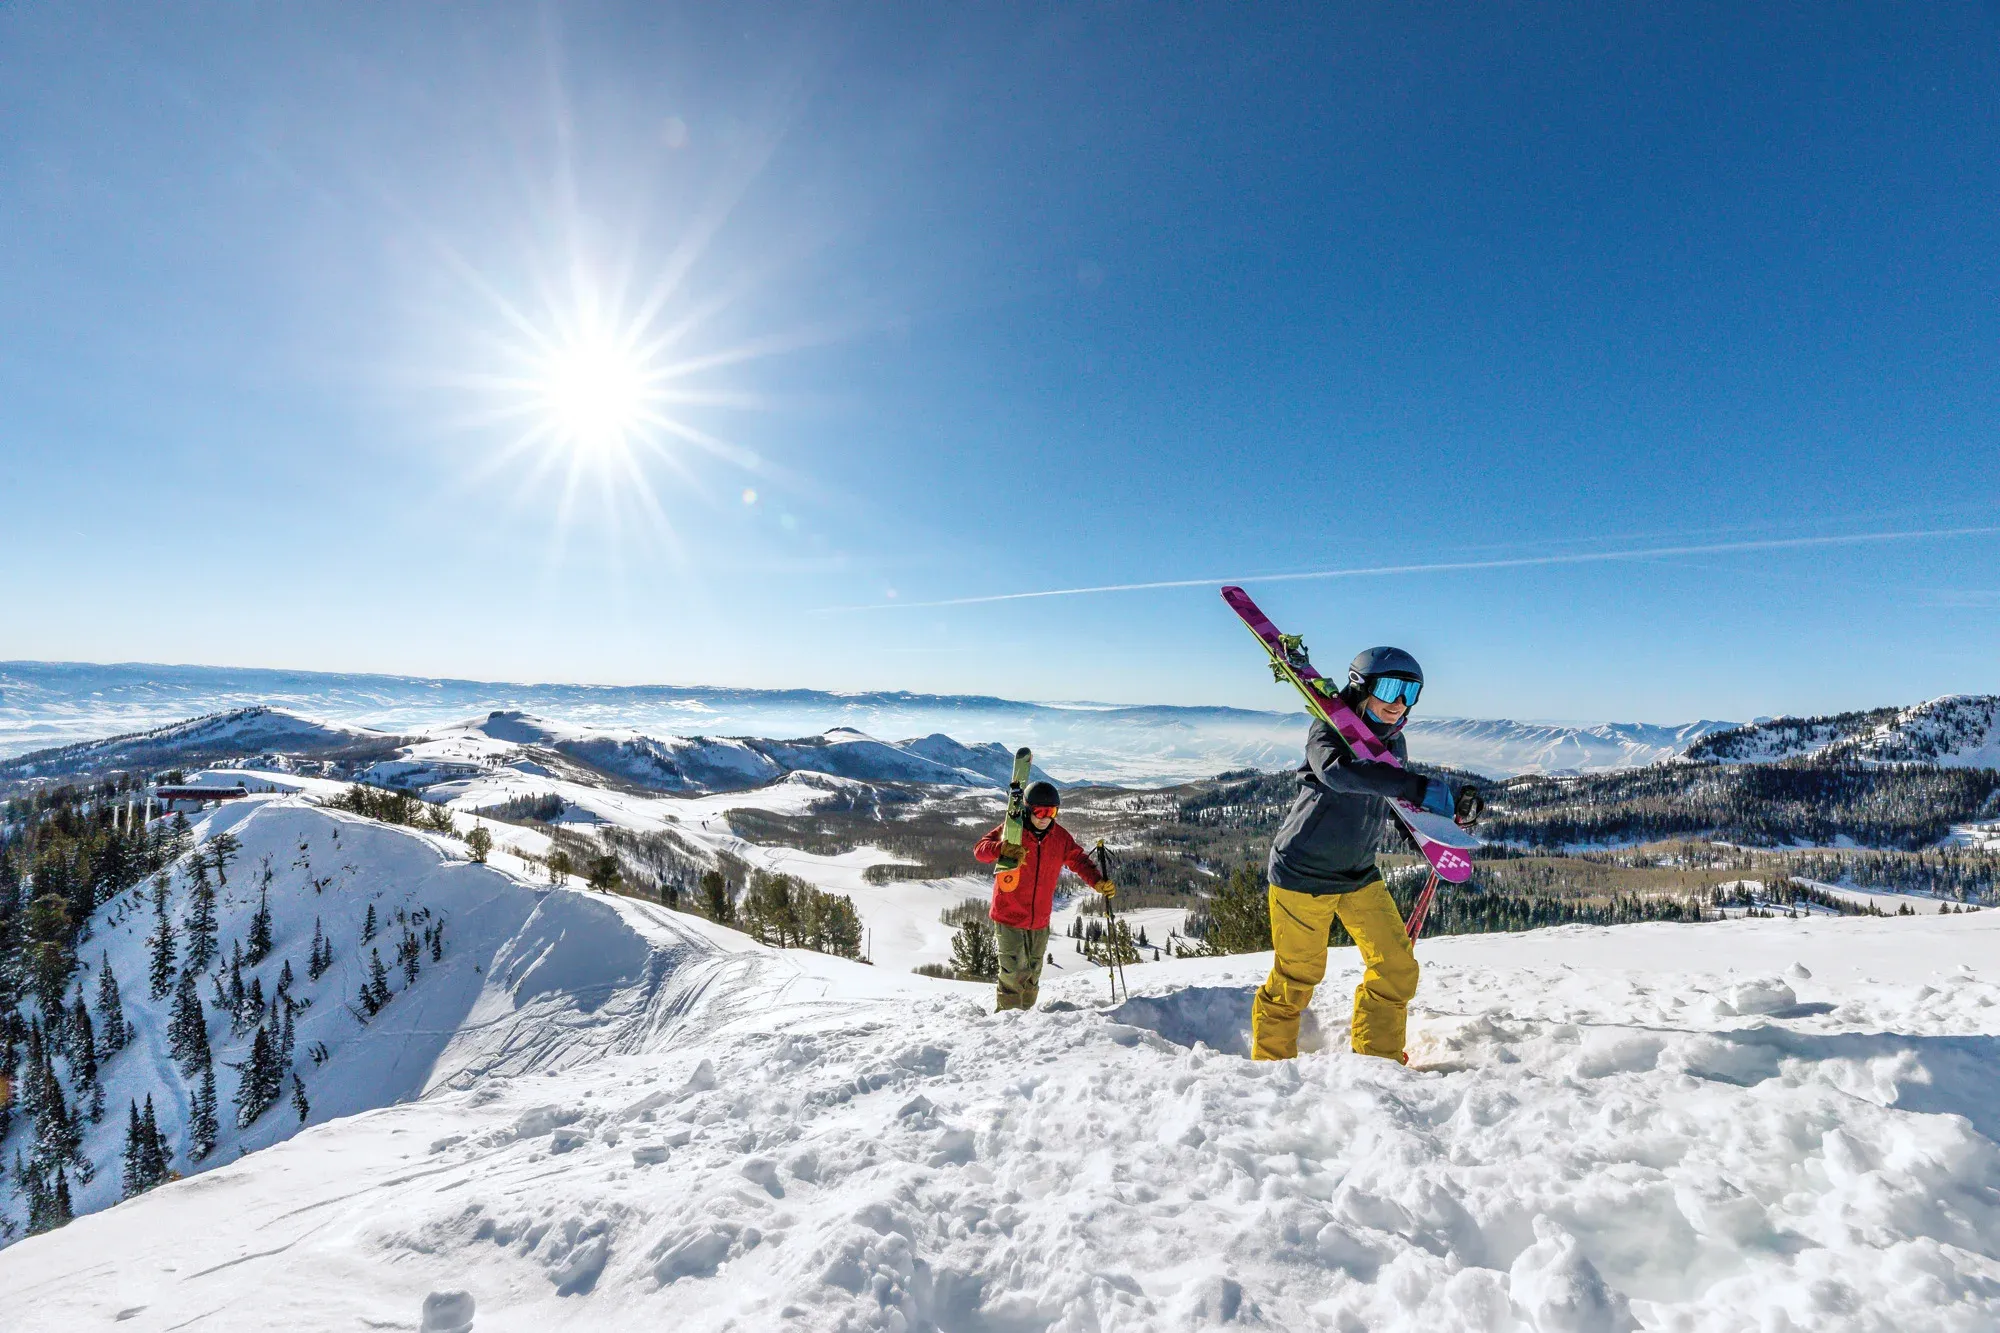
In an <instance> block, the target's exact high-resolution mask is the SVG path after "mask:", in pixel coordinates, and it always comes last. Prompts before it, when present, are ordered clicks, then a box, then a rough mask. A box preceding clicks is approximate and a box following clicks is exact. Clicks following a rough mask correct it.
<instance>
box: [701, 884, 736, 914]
mask: <svg viewBox="0 0 2000 1333" xmlns="http://www.w3.org/2000/svg"><path fill="white" fill-rule="evenodd" d="M701 898H702V903H703V904H704V905H705V906H706V907H707V909H708V919H709V920H711V921H714V922H716V923H717V924H719V925H724V926H726V925H729V924H731V923H732V922H734V921H735V920H736V895H735V894H733V893H731V892H730V891H729V881H728V880H727V879H726V878H724V876H723V874H722V872H721V871H720V870H706V871H703V872H702V876H701Z"/></svg>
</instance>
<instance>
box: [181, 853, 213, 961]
mask: <svg viewBox="0 0 2000 1333" xmlns="http://www.w3.org/2000/svg"><path fill="white" fill-rule="evenodd" d="M186 930H187V950H188V952H187V965H188V966H189V967H190V968H192V969H193V970H194V971H196V972H202V971H206V970H207V968H208V965H209V964H210V963H212V962H214V961H215V953H216V924H215V886H214V885H213V884H210V883H209V882H208V865H207V863H206V862H202V863H198V864H197V865H196V867H195V876H194V886H193V888H191V889H190V890H189V891H188V914H187V922H186Z"/></svg>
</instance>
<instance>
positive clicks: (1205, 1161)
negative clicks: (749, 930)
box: [0, 835, 2000, 1333]
mask: <svg viewBox="0 0 2000 1333" xmlns="http://www.w3.org/2000/svg"><path fill="white" fill-rule="evenodd" d="M344 836H346V835H344ZM604 907H605V909H606V910H607V911H609V912H612V913H615V914H616V915H617V917H618V919H619V921H620V922H621V923H622V924H621V925H620V926H619V927H618V928H617V929H609V928H607V932H606V933H600V932H597V931H592V932H589V938H590V939H591V940H592V941H593V942H595V941H599V940H602V939H606V938H622V937H623V936H622V932H624V931H629V932H630V933H631V934H632V935H633V936H634V937H643V938H647V939H648V940H649V941H652V940H657V941H659V942H658V943H649V945H648V951H647V957H648V959H649V960H653V961H649V963H648V967H651V968H662V967H664V968H666V973H665V975H666V976H667V978H669V979H672V978H675V977H679V976H680V975H681V974H682V973H681V964H680V963H679V962H677V961H673V960H677V959H691V960H713V959H714V957H715V955H714V953H713V951H712V944H713V942H712V941H704V940H698V939H693V938H690V937H687V936H680V935H677V936H675V937H674V938H677V939H682V940H685V943H684V944H682V943H667V942H665V941H666V939H667V938H668V937H666V936H653V935H651V934H649V932H651V931H653V930H655V929H658V928H659V927H656V926H654V925H653V924H650V923H649V922H648V921H646V920H644V919H642V916H643V914H644V911H645V909H643V908H641V907H640V906H638V905H636V904H631V903H622V902H614V903H607V904H604ZM678 924H679V923H678V922H675V923H669V925H678ZM545 938H546V939H547V940H548V945H549V949H550V950H552V951H554V952H552V953H551V954H550V957H551V960H552V961H551V962H550V963H548V964H547V965H545V966H544V968H543V969H542V970H543V971H544V972H545V973H546V979H547V980H548V981H549V982H550V983H554V988H553V989H544V988H542V987H541V986H539V985H538V984H534V983H529V982H528V981H527V980H526V979H527V977H528V976H529V973H528V972H527V971H525V970H523V969H524V963H523V962H521V961H517V962H516V963H514V965H513V966H511V967H510V968H508V969H507V975H508V976H509V977H510V978H514V979H513V980H511V981H510V982H508V983H507V984H506V985H504V986H503V985H501V984H500V983H498V982H489V983H487V984H486V987H485V989H484V991H483V992H482V993H483V994H485V995H486V996H488V997H489V999H491V1000H492V1001H493V1002H494V1005H495V1010H481V1011H479V1015H478V1017H477V1018H476V1019H475V1020H474V1021H472V1022H469V1023H466V1024H465V1025H463V1026H462V1027H461V1028H460V1029H459V1031H460V1032H461V1033H462V1034H465V1035H464V1036H463V1037H461V1038H459V1040H467V1039H473V1040H477V1041H478V1042H479V1043H480V1050H481V1052H482V1054H483V1055H484V1056H486V1057H488V1058H487V1060H486V1062H485V1063H479V1062H474V1063H472V1064H461V1063H460V1062H456V1061H438V1062H434V1063H436V1064H438V1065H440V1066H443V1065H451V1066H453V1067H454V1068H456V1069H462V1070H463V1071H464V1072H465V1073H466V1075H467V1077H465V1078H463V1079H458V1080H453V1079H449V1078H447V1079H438V1078H428V1079H426V1080H414V1079H413V1080H412V1083H413V1084H414V1083H416V1082H419V1081H422V1082H424V1083H425V1084H426V1085H427V1086H429V1087H431V1088H432V1091H431V1092H430V1094H429V1095H427V1096H425V1097H423V1098H421V1099H420V1100H416V1101H411V1102H404V1103H401V1104H398V1105H395V1106H392V1107H389V1108H387V1109H384V1110H381V1111H377V1112H373V1113H371V1114H367V1115H361V1116H356V1117H353V1118H350V1119H347V1120H342V1121H338V1122H335V1123H331V1124H323V1125H315V1126H314V1127H313V1128H311V1129H310V1130H308V1131H307V1132H305V1133H303V1134H300V1135H299V1136H298V1137H296V1138H294V1139H292V1140H291V1141H290V1142H287V1143H284V1144H281V1145H279V1146H277V1147H275V1148H272V1149H269V1150H267V1151H264V1152H261V1153H257V1154H254V1155H252V1156H250V1157H247V1158H244V1159H243V1160H241V1161H237V1162H231V1163H229V1164H227V1165H224V1166H221V1167H219V1168H217V1169H216V1170H214V1171H211V1172H209V1173H207V1174H206V1175H204V1176H202V1177H200V1178H198V1179H195V1180H190V1181H184V1182H181V1183H178V1184H170V1185H167V1186H165V1187H163V1188H161V1189H158V1190H156V1191H154V1192H152V1193H150V1194H148V1195H146V1196H144V1197H142V1198H140V1199H138V1200H135V1201H133V1202H130V1203H127V1204H123V1205H120V1206H119V1207H117V1208H114V1209H111V1210H109V1211H108V1212H103V1213H99V1214H96V1215H94V1216H91V1217H88V1218H84V1219H81V1220H79V1221H77V1222H76V1223H74V1224H72V1225H71V1226H69V1227H67V1228H65V1229H62V1230H60V1231H57V1232H54V1233H51V1234H49V1235H46V1236H41V1237H36V1238H33V1239H30V1240H27V1241H24V1242H22V1243H20V1244H17V1245H15V1246H13V1247H12V1248H11V1249H9V1250H7V1251H5V1252H0V1308H4V1309H6V1310H7V1311H8V1312H9V1319H8V1327H9V1328H10V1330H21V1333H35V1331H38V1330H58V1329H60V1330H71V1329H76V1328H84V1327H93V1328H94V1327H100V1326H103V1327H108V1326H110V1325H112V1324H113V1323H118V1325H119V1326H120V1327H131V1328H134V1329H154V1330H165V1329H171V1328H182V1327H199V1328H202V1329H205V1330H225V1331H228V1330H253V1329H254V1330H259V1331H260V1333H261V1331H262V1330H267V1329H272V1328H299V1329H307V1328H311V1329H318V1328H355V1327H376V1328H387V1327H401V1328H414V1327H417V1326H418V1324H419V1320H420V1318H421V1317H422V1311H423V1309H424V1307H425V1304H426V1300H427V1298H430V1302H431V1305H432V1307H433V1310H434V1312H435V1317H434V1318H433V1319H432V1321H431V1322H429V1323H427V1324H425V1325H424V1327H427V1328H431V1329H434V1330H435V1329H445V1328H458V1327H465V1324H464V1323H463V1322H462V1321H459V1320H456V1319H453V1320H447V1319H445V1318H443V1317H442V1315H443V1313H444V1312H445V1311H446V1310H450V1309H456V1310H458V1311H461V1312H463V1311H464V1310H465V1309H466V1306H467V1305H468V1304H470V1305H471V1306H473V1307H474V1309H473V1313H472V1319H471V1324H470V1326H471V1327H473V1328H476V1329H478V1330H480V1331H481V1333H526V1331H528V1330H533V1331H534V1333H544V1331H545V1330H566V1329H577V1330H584V1329H590V1330H597V1329H621V1328H653V1327H670V1328H674V1329H677V1330H724V1329H728V1330H744V1331H746V1333H747V1331H748V1330H769V1329H799V1330H828V1331H829V1333H830V1331H832V1330H901V1331H903V1333H909V1331H911V1330H940V1331H941V1333H965V1331H981V1333H990V1331H994V1330H1007V1331H1009V1333H1028V1331H1029V1330H1064V1331H1065V1333H1083V1331H1084V1330H1095V1331H1097V1333H1131V1331H1133V1330H1187V1331H1189V1333H1192V1331H1193V1330H1209V1329H1218V1328H1224V1327H1237V1326H1245V1327H1266V1328H1283V1329H1306V1328H1324V1329H1369V1330H1376V1331H1377V1333H1391V1331H1393V1330H1404V1329H1408V1330H1423V1331H1424V1333H1433V1331H1434V1330H1439V1329H1454V1330H1457V1329H1487V1330H1496V1331H1497V1330H1539V1331H1540V1333H1556V1331H1557V1330H1561V1331H1562V1333H1584V1331H1595V1330H1620V1329H1630V1328H1635V1327H1645V1328H1649V1329H1672V1330H1688V1331H1690V1333H1695V1331H1707V1330H1715V1331H1716V1333H1721V1331H1722V1330H1737V1329H1745V1328H1752V1329H1808V1328H1810V1329H1814V1330H1864V1329H1866V1330H1874V1329H1888V1328H1894V1329H1919V1328H1921V1329H1926V1330H1961V1331H1963V1333H1983V1331H1984V1330H1989V1329H1991V1328H1993V1327H1995V1326H1996V1324H2000V1151H1996V1146H1995V1139H1996V1137H2000V985H1996V978H1995V976H1994V974H1993V970H1992V969H1993V966H1994V965H1993V962H1992V960H1993V958H1994V957H1995V956H1996V945H2000V913H1992V912H1984V913H1974V914H1968V915H1961V916H1948V917H1931V918H1915V919H1912V918H1902V919H1888V920H1881V919H1866V920H1860V919H1847V920H1830V919H1824V918H1823V919H1818V920H1812V921H1784V920H1745V921H1735V922H1729V923H1722V924H1711V925H1701V926H1657V925H1656V926H1634V927H1620V928H1615V929H1609V930H1605V929H1589V928H1574V927H1572V928H1565V929H1561V930H1554V931H1547V932H1542V933H1539V934H1535V935H1527V936H1522V935H1510V936H1483V937H1472V938H1460V939H1452V940H1441V941H1431V942H1427V943H1426V944H1425V945H1424V946H1423V948H1422V950H1421V953H1422V957H1423V960H1424V964H1425V968H1426V975H1425V980H1424V987H1423V990H1422V992H1421V994H1420V996H1419V1000H1418V1004H1417V1006H1416V1007H1415V1010H1414V1025H1413V1043H1412V1048H1413V1052H1414V1054H1415V1056H1416V1057H1417V1060H1418V1066H1419V1067H1417V1068H1413V1069H1404V1068H1401V1067H1398V1066H1395V1065H1391V1064H1387V1063H1385V1062H1381V1061H1374V1060H1368V1059H1365V1058H1361V1057H1356V1056H1352V1055H1349V1054H1346V1053H1344V1052H1342V1051H1340V1050H1338V1049H1334V1048H1336V1047H1337V1046H1338V1043H1337V1042H1330V1043H1328V1047H1329V1048H1328V1049H1321V1050H1314V1051H1311V1052H1309V1053H1308V1054H1306V1055H1305V1056H1303V1057H1302V1058H1301V1059H1299V1060H1297V1061H1295V1062H1291V1063H1288V1064H1284V1065H1256V1064H1252V1063H1250V1062H1248V1061H1246V1060H1244V1059H1243V1058H1241V1054H1240V1052H1241V1050H1242V1048H1243V1044H1244V1031H1243V1029H1244V1022H1245V1016H1246V1014H1247V1010H1248V1003H1249V994H1250V991H1251V989H1252V987H1253V986H1254V985H1255V984H1256V982H1257V981H1258V980H1259V979H1260V978H1261V976H1262V974H1263V971H1264V969H1265V968H1266V966H1268V963H1269V957H1268V955H1249V956H1242V957H1236V958H1227V959H1217V960H1202V961H1189V962H1185V963H1180V964H1173V965H1161V966H1156V967H1152V968H1148V969H1145V970H1144V972H1143V973H1138V974H1135V976H1134V989H1135V992H1136V995H1135V998H1134V999H1133V1000H1131V1001H1130V1002H1129V1003H1127V1004H1125V1005H1123V1006H1121V1007H1120V1008H1118V1009H1117V1010H1115V1011H1112V1012H1104V1011H1102V1010H1101V1009H1100V1008H1099V1007H1098V1006H1099V999H1098V997H1099V995H1100V986H1101V979H1102V974H1101V973H1100V974H1096V975H1093V976H1088V977H1079V978H1077V979H1076V980H1074V981H1061V980H1059V981H1057V982H1056V983H1055V984H1054V985H1053V986H1052V987H1051V988H1050V991H1049V992H1048V995H1049V997H1050V998H1051V999H1052V1000H1053V1001H1054V1003H1053V1005H1052V1008H1053V1009H1054V1010H1055V1011H1054V1012H1035V1013H1028V1014H1018V1013H1015V1014H1001V1015H995V1014H992V1013H990V1012H988V1009H989V1004H988V999H987V996H986V994H985V993H984V992H983V991H980V990H977V989H974V988H969V987H958V986H954V985H952V984H950V983H930V982H925V981H923V980H922V979H920V978H912V977H908V976H898V975H894V974H887V973H883V972H880V971H878V970H871V969H868V968H864V967H859V966H856V965H852V964H845V963H841V962H838V961H835V960H828V959H823V958H820V957H818V956H815V955H801V954H782V955H781V954H773V953H770V952H768V951H752V952H755V953H756V955H757V959H758V962H757V964H756V965H755V966H754V967H753V966H751V965H750V964H748V963H747V962H743V961H740V960H739V959H731V960H726V961H725V962H724V963H722V964H721V965H713V964H711V967H712V970H711V971H710V972H708V973H707V974H706V979H705V980H704V982H703V983H702V984H700V985H698V986H685V987H682V988H680V989H679V990H678V991H677V993H676V994H675V996H674V998H673V999H672V1001H671V1002H664V1003H658V1004H649V1005H647V1006H645V1007H644V1009H643V1012H644V1013H646V1014H647V1015H648V1018H647V1019H646V1020H645V1021H644V1022H640V1021H637V1020H630V1021H613V1022H609V1023H607V1024H606V1027H607V1028H608V1029H611V1030H615V1031H617V1032H619V1033H621V1034H623V1035H622V1036H621V1038H620V1039H618V1040H611V1039H608V1038H607V1036H606V1034H605V1032H603V1031H601V1030H600V1029H598V1028H595V1027H592V1026H590V1025H589V1017H588V1015H589V1014H590V1013H591V1012H594V1011H591V1010H589V1009H588V1001H587V1000H585V999H583V998H578V999H575V1000H573V1001H571V1002H570V1008H569V1009H568V1010H567V1011H566V1012H569V1013H572V1014H574V1015H575V1016H576V1017H575V1018H574V1019H573V1020H572V1021H573V1022H574V1023H575V1024H576V1027H577V1030H578V1031H579V1032H580V1034H581V1036H580V1037H579V1038H578V1040H579V1041H580V1043H581V1044H583V1045H584V1046H585V1047H586V1048H587V1049H588V1050H589V1051H590V1058H588V1059H583V1060H559V1059H557V1058H555V1056H554V1054H553V1052H554V1049H555V1048H557V1047H560V1046H563V1045H566V1044H568V1041H569V1039H568V1038H567V1037H565V1036H563V1035H561V1034H558V1035H556V1036H554V1037H552V1038H551V1039H549V1040H548V1041H546V1042H543V1043H540V1044H539V1046H540V1049H542V1050H545V1051H547V1052H548V1054H547V1055H545V1056H542V1057H538V1058H530V1059H524V1060H520V1061H517V1062H507V1061H506V1060H505V1058H504V1057H505V1056H506V1055H507V1053H508V1052H509V1051H510V1050H511V1049H512V1042H513V1040H515V1039H519V1038H523V1037H525V1036H526V1035H527V1034H526V1032H525V1030H524V1028H523V1027H522V1026H521V1025H518V1024H517V1025H516V1026H515V1027H514V1028H513V1029H512V1031H513V1032H514V1033H515V1034H517V1036H516V1038H502V1037H500V1036H498V1035H495V1034H490V1033H482V1029H483V1026H484V1025H485V1024H487V1023H488V1022H489V1021H491V1020H492V1019H493V1018H496V1017H503V1016H504V1013H503V1012H495V1011H496V1010H497V1011H506V1010H507V1009H508V1008H509V1007H510V1006H511V1005H512V1004H513V1003H514V1002H515V1001H514V999H513V998H512V997H515V996H517V995H519V994H522V993H527V994H529V995H530V997H531V998H540V997H542V996H548V997H554V996H557V995H561V994H569V995H573V996H578V997H583V996H586V995H599V994H601V995H603V996H604V997H605V998H606V1000H607V1001H615V1002H616V1003H615V1005H614V1008H615V1011H616V1012H617V1013H622V1014H627V1015H636V1014H637V1013H639V1012H641V1010H640V1009H638V1008H634V1007H631V1003H632V1002H631V1001H628V1000H627V999H626V998H623V997H627V996H632V995H635V994H636V992H634V990H633V988H632V987H630V986H629V985H627V984H626V983H624V982H623V981H622V980H620V981H613V982H610V983H608V984H606V985H604V986H603V987H602V988H601V989H599V990H592V989H591V984H592V981H593V977H594V976H595V975H596V973H595V972H594V971H593V967H592V963H591V955H592V954H593V953H594V949H585V948H578V949H576V950H574V951H572V952H570V953H568V954H567V955H564V954H563V953H562V952H561V951H562V947H563V941H562V940H561V939H558V938H556V936H555V935H554V933H553V932H551V933H550V934H549V935H547V936H545ZM531 952H533V951H531V950H523V951H519V952H518V953H515V954H512V955H510V957H514V958H516V959H517V960H525V959H526V957H527V956H528V954H529V953H531ZM535 956H536V957H540V956H541V955H540V954H536V955H535ZM627 956H628V955H627V954H625V953H623V952H619V953H617V954H615V955H614V961H613V962H612V964H611V965H610V966H609V967H607V968H606V969H605V971H606V973H608V974H609V975H611V976H613V977H617V978H623V977H625V976H628V975H629V974H630V968H629V967H627V966H626V965H625V964H624V963H623V961H622V960H623V959H625V958H626V957H627ZM495 957H496V958H497V957H498V955H495ZM556 959H560V961H559V962H557V961H555V960H556ZM1333 961H1334V965H1333V969H1332V971H1331V973H1330V975H1329V976H1328V978H1327V984H1326V985H1325V986H1324V987H1322V989H1321V992H1320V1003H1319V1004H1318V1005H1316V1008H1315V1011H1314V1012H1315V1014H1316V1015H1317V1017H1318V1020H1319V1024H1320V1026H1321V1027H1323V1028H1326V1029H1329V1030H1331V1029H1335V1028H1337V1027H1338V1025H1339V1023H1340V1021H1341V1017H1342V1011H1343V1010H1344V1008H1345V1004H1346V997H1347V994H1348V992H1349V991H1350V990H1351V987H1352V983H1353V980H1354V972H1355V964H1354V956H1353V954H1352V952H1351V951H1340V952H1337V953H1336V954H1335V955H1334V960H1333ZM670 964H671V965H670ZM732 968H741V969H742V971H740V972H739V971H734V970H732ZM640 989H641V990H642V991H643V987H642V988H640ZM1071 1006H1075V1007H1071ZM392 1009H393V1006H392ZM515 1012H518V1011H515ZM473 1034H481V1035H477V1036H476V1037H475V1036H474V1035H473ZM447 1046H449V1043H447ZM482 1069H483V1070H485V1072H483V1073H482V1072H480V1071H481V1070H482ZM453 1292H464V1293H466V1297H465V1298H464V1299H462V1300H461V1299H460V1298H457V1297H449V1296H447V1293H453Z"/></svg>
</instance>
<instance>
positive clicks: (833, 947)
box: [740, 870, 861, 958]
mask: <svg viewBox="0 0 2000 1333" xmlns="http://www.w3.org/2000/svg"><path fill="white" fill-rule="evenodd" d="M740 915H741V918H742V924H743V929H744V930H745V931H747V932H748V933H749V934H751V935H754V936H755V937H756V938H757V940H758V941H759V942H760V943H763V944H770V945H775V946H776V947H778V948H780V949H812V950H814V951H816V952H818V953H830V954H833V955H834V956H835V957H838V958H859V957H860V956H861V915H860V913H859V912H857V911H855V909H854V900H853V899H852V898H850V897H848V896H847V895H845V894H836V893H826V892H823V891H822V890H820V889H816V888H814V887H813V886H812V885H810V884H808V883H806V882H805V881H804V880H802V879H798V878H796V877H794V876H791V875H777V874H772V873H771V872H770V871H767V870H759V871H757V872H755V873H754V874H753V875H751V877H750V888H749V891H748V892H747V893H745V894H744V896H743V902H742V905H741V913H740Z"/></svg>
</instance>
